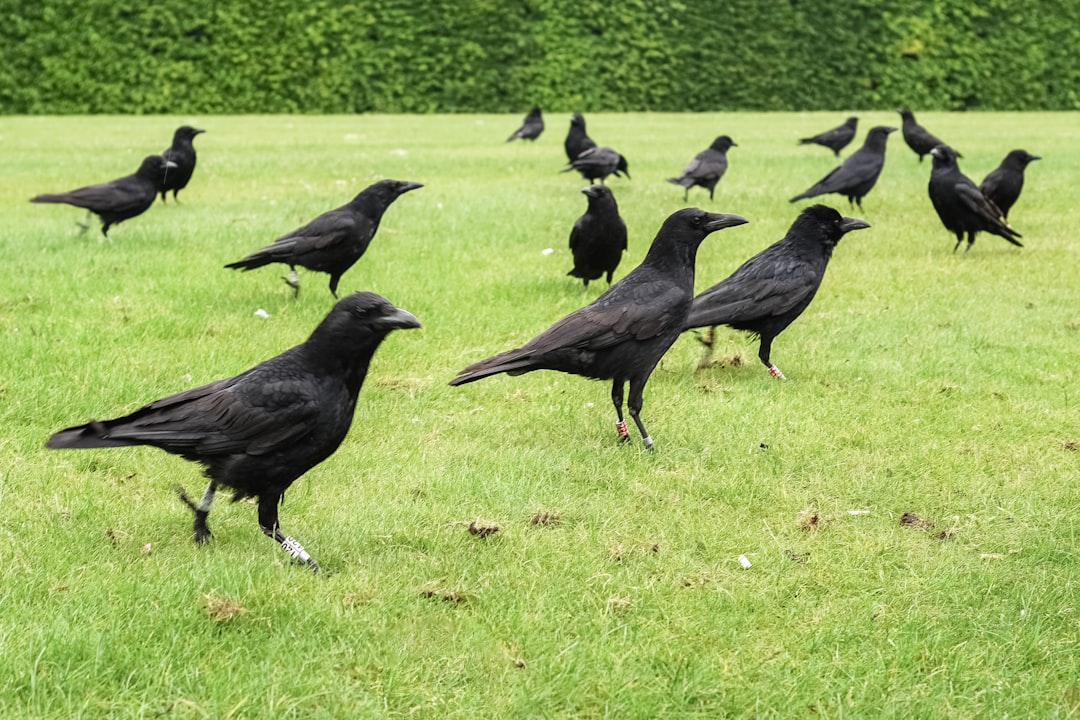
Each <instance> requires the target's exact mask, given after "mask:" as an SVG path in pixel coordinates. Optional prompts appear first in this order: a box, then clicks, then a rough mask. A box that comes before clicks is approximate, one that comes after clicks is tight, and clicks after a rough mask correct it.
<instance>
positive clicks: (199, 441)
mask: <svg viewBox="0 0 1080 720" xmlns="http://www.w3.org/2000/svg"><path fill="white" fill-rule="evenodd" d="M416 327H420V322H419V321H418V320H417V319H416V318H415V317H414V316H413V315H411V314H410V313H408V312H406V311H404V310H402V309H400V308H396V307H394V306H393V305H391V304H390V303H389V302H388V301H387V300H386V298H384V297H381V296H379V295H376V294H374V293H355V294H353V295H350V296H348V297H346V298H344V299H342V300H339V301H338V302H337V304H336V305H334V308H333V309H332V310H331V311H330V314H328V315H327V316H326V318H325V319H324V320H323V321H322V323H320V324H319V326H318V327H317V328H315V332H313V333H312V334H311V337H309V338H308V339H307V341H306V342H305V343H303V344H302V345H298V346H296V347H294V348H292V349H291V350H287V351H285V352H284V353H282V354H281V355H278V356H277V357H275V358H271V359H270V360H267V361H265V362H263V363H260V364H259V365H256V366H255V367H253V368H251V369H250V370H248V371H247V372H244V373H241V374H240V375H237V376H236V377H232V378H228V379H226V380H219V381H218V382H214V383H210V384H209V385H203V386H202V387H197V388H194V389H192V390H187V391H186V392H182V393H178V394H176V395H171V396H169V397H166V398H163V399H161V400H158V401H156V402H152V403H150V404H149V405H146V406H145V407H142V408H140V409H139V410H136V411H135V412H133V413H131V414H130V415H126V416H124V417H121V418H116V419H115V420H103V421H92V422H89V423H87V424H86V425H80V426H78V427H73V428H68V429H67V430H61V431H60V432H58V433H56V434H55V435H53V436H52V437H50V438H49V439H48V441H47V442H46V443H45V446H46V447H49V448H109V447H122V446H126V445H152V446H153V447H158V448H161V449H162V450H164V451H166V452H170V453H174V454H176V455H180V456H181V457H183V458H184V459H186V460H191V461H193V462H198V463H201V464H202V465H203V468H204V472H205V474H206V476H207V477H208V478H209V479H210V484H209V486H208V487H207V488H206V492H205V494H203V497H202V500H201V501H200V502H199V503H198V504H196V503H195V502H193V501H192V500H190V499H189V498H188V497H187V495H186V494H185V493H184V491H183V490H180V491H179V492H180V498H181V500H183V501H184V503H185V504H187V506H188V507H189V508H191V510H192V512H194V514H195V524H194V530H195V541H196V542H200V543H201V542H205V541H207V540H208V539H209V538H210V529H209V528H208V527H207V525H206V518H207V515H209V513H210V507H211V505H212V504H213V502H214V497H215V495H216V494H217V491H218V489H219V488H220V487H226V488H229V489H231V490H232V491H233V500H240V499H243V498H247V497H253V498H256V500H257V501H258V507H259V527H260V528H262V531H263V533H265V534H266V535H268V536H269V537H272V538H273V539H274V540H276V541H277V542H278V543H279V544H281V546H282V547H283V548H284V549H285V550H286V551H287V552H288V553H289V554H290V555H291V556H292V557H293V558H295V559H297V560H299V561H301V562H303V563H306V564H307V565H309V566H310V567H311V568H312V569H313V570H318V569H319V566H318V564H316V562H315V561H314V560H312V559H311V556H310V555H308V553H307V552H306V551H305V550H304V548H303V546H302V545H301V544H300V543H299V542H297V541H296V540H294V539H293V538H291V537H286V536H285V535H284V534H282V532H281V529H280V527H279V525H278V505H279V503H280V502H281V498H282V495H283V494H284V493H285V490H286V489H288V487H289V486H290V485H292V483H293V482H294V481H295V480H296V479H297V478H299V477H300V476H301V475H303V474H304V473H305V472H307V471H308V470H310V469H311V468H313V467H315V466H316V465H318V464H319V463H321V462H322V461H323V460H325V459H326V458H328V457H330V455H332V454H333V453H334V451H335V450H337V448H338V446H339V445H340V444H341V441H342V440H344V439H345V435H346V433H348V431H349V425H350V424H351V423H352V418H353V410H354V409H355V408H356V397H357V394H358V393H359V392H360V386H361V385H363V383H364V377H365V376H366V375H367V370H368V365H369V364H370V362H371V358H372V355H374V353H375V350H376V349H377V348H378V347H379V343H381V342H382V341H383V339H385V338H386V336H387V335H388V334H389V333H390V332H391V331H392V330H396V329H401V328H416Z"/></svg>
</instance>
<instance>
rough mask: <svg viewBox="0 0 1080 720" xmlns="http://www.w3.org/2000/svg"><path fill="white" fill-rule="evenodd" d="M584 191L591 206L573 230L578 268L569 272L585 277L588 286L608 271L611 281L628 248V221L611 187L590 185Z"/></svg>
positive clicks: (573, 246)
mask: <svg viewBox="0 0 1080 720" xmlns="http://www.w3.org/2000/svg"><path fill="white" fill-rule="evenodd" d="M581 192H583V193H585V195H586V196H588V198H589V207H588V209H587V210H586V211H585V214H584V215H582V216H581V217H579V218H578V219H577V222H575V223H574V229H573V230H571V231H570V251H571V252H572V253H573V254H574V269H573V270H571V271H570V272H568V273H566V274H567V275H571V276H573V277H576V278H581V279H582V281H584V283H585V288H586V289H588V287H589V281H590V280H596V279H598V278H599V277H600V276H601V275H603V274H604V273H607V282H608V285H610V284H611V274H612V273H613V272H615V268H617V267H618V266H619V261H620V260H622V254H623V251H624V250H626V223H625V222H623V219H622V218H621V217H619V206H618V204H617V203H616V202H615V196H614V195H613V194H612V193H611V190H609V189H608V188H607V187H605V186H603V185H590V186H589V187H587V188H585V189H584V190H582V191H581Z"/></svg>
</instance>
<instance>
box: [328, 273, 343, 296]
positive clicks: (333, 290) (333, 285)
mask: <svg viewBox="0 0 1080 720" xmlns="http://www.w3.org/2000/svg"><path fill="white" fill-rule="evenodd" d="M338 280H341V275H331V276H330V294H331V295H333V296H334V299H335V300H337V296H338V294H337V284H338Z"/></svg>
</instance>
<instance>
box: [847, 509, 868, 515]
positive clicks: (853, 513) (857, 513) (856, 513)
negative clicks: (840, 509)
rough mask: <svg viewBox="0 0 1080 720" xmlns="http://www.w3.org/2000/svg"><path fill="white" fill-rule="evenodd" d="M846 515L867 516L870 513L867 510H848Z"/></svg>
mask: <svg viewBox="0 0 1080 720" xmlns="http://www.w3.org/2000/svg"><path fill="white" fill-rule="evenodd" d="M847 514H848V515H869V514H870V511H869V510H848V511H847Z"/></svg>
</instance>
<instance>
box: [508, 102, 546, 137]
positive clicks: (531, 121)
mask: <svg viewBox="0 0 1080 720" xmlns="http://www.w3.org/2000/svg"><path fill="white" fill-rule="evenodd" d="M542 132H544V117H543V115H542V114H541V112H540V108H538V107H534V108H533V109H532V110H530V111H529V114H528V115H526V116H525V120H524V121H522V123H521V127H519V128H518V129H517V130H515V131H514V133H513V134H512V135H511V136H510V137H508V138H506V142H510V141H511V140H535V139H536V138H538V137H540V133H542Z"/></svg>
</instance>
